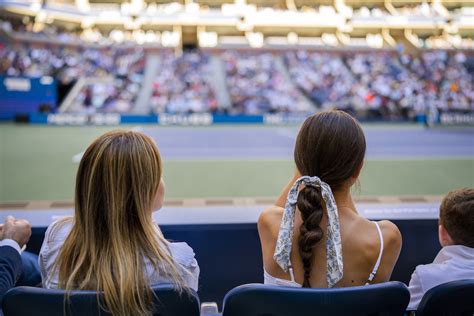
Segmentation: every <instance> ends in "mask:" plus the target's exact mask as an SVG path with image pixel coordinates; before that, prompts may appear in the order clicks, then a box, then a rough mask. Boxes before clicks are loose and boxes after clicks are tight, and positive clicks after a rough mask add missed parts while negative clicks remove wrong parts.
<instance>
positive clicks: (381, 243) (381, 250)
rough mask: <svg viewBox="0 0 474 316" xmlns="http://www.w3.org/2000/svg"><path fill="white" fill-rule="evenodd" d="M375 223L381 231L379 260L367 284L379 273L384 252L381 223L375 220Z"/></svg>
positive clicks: (379, 231)
mask: <svg viewBox="0 0 474 316" xmlns="http://www.w3.org/2000/svg"><path fill="white" fill-rule="evenodd" d="M373 223H374V224H375V227H377V232H378V233H379V239H380V251H379V257H378V258H377V262H376V263H375V266H374V269H373V270H372V273H371V274H370V275H369V278H368V280H367V283H366V285H368V284H370V283H371V282H372V281H373V280H374V279H375V276H376V275H377V271H378V269H379V266H380V262H381V261H382V254H383V235H382V230H381V229H380V226H379V223H377V222H373Z"/></svg>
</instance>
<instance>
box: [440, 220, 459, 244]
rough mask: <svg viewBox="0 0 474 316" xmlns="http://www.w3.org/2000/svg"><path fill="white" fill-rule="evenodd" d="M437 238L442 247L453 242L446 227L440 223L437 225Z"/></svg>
mask: <svg viewBox="0 0 474 316" xmlns="http://www.w3.org/2000/svg"><path fill="white" fill-rule="evenodd" d="M438 238H439V243H440V244H441V246H442V247H446V246H452V245H454V244H455V243H454V241H453V239H452V238H451V236H450V235H449V233H448V231H447V230H446V228H445V227H444V226H443V225H441V224H440V225H439V227H438Z"/></svg>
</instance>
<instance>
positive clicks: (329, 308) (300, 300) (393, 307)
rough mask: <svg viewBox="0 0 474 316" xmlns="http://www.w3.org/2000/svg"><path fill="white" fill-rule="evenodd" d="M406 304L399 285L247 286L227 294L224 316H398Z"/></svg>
mask: <svg viewBox="0 0 474 316" xmlns="http://www.w3.org/2000/svg"><path fill="white" fill-rule="evenodd" d="M409 300H410V293H409V292H408V289H407V287H406V286H405V284H403V283H401V282H387V283H383V284H377V285H368V286H357V287H349V288H337V289H306V288H293V287H280V286H268V285H263V284H248V285H242V286H239V287H236V288H234V289H232V290H231V291H230V292H229V293H227V295H226V296H225V298H224V307H223V316H242V315H245V316H287V315H298V316H319V315H351V316H362V315H364V316H366V315H370V316H375V315H384V316H399V315H403V314H404V312H405V310H406V308H407V305H408V302H409Z"/></svg>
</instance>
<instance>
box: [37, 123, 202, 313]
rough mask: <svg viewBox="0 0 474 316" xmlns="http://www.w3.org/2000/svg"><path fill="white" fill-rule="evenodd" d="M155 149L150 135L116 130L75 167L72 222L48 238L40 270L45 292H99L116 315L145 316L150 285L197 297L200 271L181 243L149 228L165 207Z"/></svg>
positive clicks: (56, 227)
mask: <svg viewBox="0 0 474 316" xmlns="http://www.w3.org/2000/svg"><path fill="white" fill-rule="evenodd" d="M161 176H162V168H161V159H160V155H159V152H158V148H157V147H156V145H155V143H154V142H153V140H152V139H151V138H149V137H148V136H146V135H144V134H142V133H138V132H132V131H113V132H109V133H107V134H105V135H102V136H100V137H99V138H97V139H96V140H95V141H94V142H93V143H92V144H91V145H90V146H89V147H88V148H87V150H86V151H85V153H84V156H83V157H82V160H81V162H80V164H79V169H78V172H77V178H76V190H75V215H74V217H71V218H66V219H62V220H59V221H56V222H54V223H53V224H52V225H51V226H50V227H49V228H48V230H47V231H46V235H45V240H44V242H43V246H42V248H41V251H40V256H39V264H40V269H41V274H42V278H43V286H44V287H45V288H60V289H65V290H67V291H68V290H77V289H79V290H95V291H103V292H104V301H103V303H104V305H105V308H106V309H107V310H108V311H110V312H111V313H112V314H113V315H147V314H149V313H150V311H151V308H152V306H151V305H152V297H153V293H152V291H151V289H150V286H153V285H157V284H161V283H170V282H171V283H174V284H175V285H176V287H177V288H178V289H183V288H185V287H189V288H192V289H194V290H197V287H198V277H199V266H198V264H197V262H196V260H195V258H194V252H193V250H192V249H191V248H190V247H189V246H188V245H187V244H186V243H170V242H168V241H166V239H164V237H163V235H162V234H161V232H160V229H159V227H158V226H157V225H156V224H155V223H154V222H153V219H152V212H153V211H156V210H159V209H160V208H161V206H162V204H163V196H164V182H163V181H162V178H161Z"/></svg>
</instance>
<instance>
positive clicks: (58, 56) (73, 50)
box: [0, 44, 145, 112]
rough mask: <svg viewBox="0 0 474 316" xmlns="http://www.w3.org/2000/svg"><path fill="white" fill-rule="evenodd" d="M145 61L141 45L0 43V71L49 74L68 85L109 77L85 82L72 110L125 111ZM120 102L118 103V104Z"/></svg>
mask: <svg viewBox="0 0 474 316" xmlns="http://www.w3.org/2000/svg"><path fill="white" fill-rule="evenodd" d="M144 65H145V55H144V52H143V49H141V48H133V49H118V48H114V47H108V48H103V49H96V48H86V47H57V46H55V47H46V46H35V45H33V44H32V45H27V44H13V45H10V44H7V45H3V46H0V74H4V75H9V76H26V77H42V76H52V77H54V78H55V79H57V80H58V82H59V83H60V84H63V85H68V84H71V83H73V82H76V81H77V80H78V79H80V78H82V77H89V78H99V79H100V78H104V79H105V78H109V79H111V82H112V83H111V84H110V83H109V84H100V83H99V84H97V85H94V86H87V85H86V86H85V87H84V88H83V90H82V91H81V92H80V94H79V96H78V97H77V98H76V100H74V107H73V108H74V109H75V111H85V112H96V111H112V112H124V111H125V112H126V111H127V110H126V109H128V108H130V105H127V106H125V103H129V104H133V102H134V99H135V98H136V96H137V95H138V92H139V87H140V84H141V80H142V75H143V70H144ZM120 104H122V105H120Z"/></svg>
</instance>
